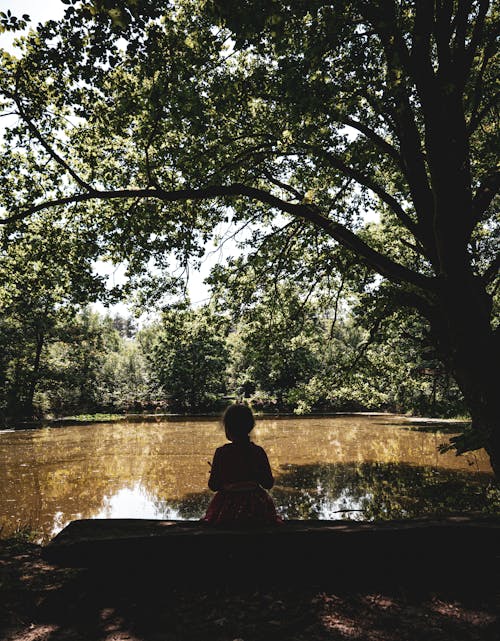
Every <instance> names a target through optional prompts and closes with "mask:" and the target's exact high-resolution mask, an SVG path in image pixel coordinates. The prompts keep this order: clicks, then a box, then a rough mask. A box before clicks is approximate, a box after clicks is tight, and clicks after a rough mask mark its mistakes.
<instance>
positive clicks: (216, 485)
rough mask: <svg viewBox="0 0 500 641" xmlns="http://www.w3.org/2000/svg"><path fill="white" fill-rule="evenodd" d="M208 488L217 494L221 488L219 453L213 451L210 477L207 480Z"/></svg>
mask: <svg viewBox="0 0 500 641" xmlns="http://www.w3.org/2000/svg"><path fill="white" fill-rule="evenodd" d="M208 487H209V488H210V489H211V490H212V491H213V492H217V491H218V490H220V489H221V488H222V482H221V479H220V452H219V450H218V449H217V450H215V454H214V459H213V461H212V465H211V467H210V476H209V478H208Z"/></svg>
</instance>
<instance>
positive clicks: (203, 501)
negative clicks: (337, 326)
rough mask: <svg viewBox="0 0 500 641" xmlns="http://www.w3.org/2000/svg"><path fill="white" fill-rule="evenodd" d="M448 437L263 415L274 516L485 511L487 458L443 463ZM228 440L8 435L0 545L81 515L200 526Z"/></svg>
mask: <svg viewBox="0 0 500 641" xmlns="http://www.w3.org/2000/svg"><path fill="white" fill-rule="evenodd" d="M451 429H453V427H452V428H451ZM455 429H456V427H455ZM450 436H451V432H450V424H449V423H444V422H441V423H440V422H434V421H431V420H423V419H422V420H411V419H407V418H405V417H402V416H397V415H389V414H374V415H366V414H364V415H337V416H330V417H307V418H298V417H282V418H269V417H266V418H262V419H259V420H258V421H257V425H256V428H255V430H254V432H253V440H254V441H255V442H256V443H258V444H260V445H262V446H263V447H264V448H265V450H266V451H267V453H268V456H269V460H270V463H271V467H272V468H273V473H274V476H275V479H276V484H275V487H274V488H273V490H272V495H273V498H274V501H275V503H276V505H277V508H278V511H279V513H280V514H281V515H282V516H283V517H284V518H293V519H309V518H318V519H340V518H351V519H366V520H370V519H375V518H400V517H415V516H420V515H423V514H430V513H432V514H439V513H450V512H457V511H477V510H482V511H483V510H485V511H487V510H488V509H489V501H491V487H490V484H491V481H492V478H493V477H492V472H491V467H490V465H489V462H488V457H487V455H486V454H485V452H484V451H481V450H479V451H476V452H471V453H468V454H466V455H464V456H460V457H457V456H455V455H454V454H453V453H452V452H448V453H446V454H444V455H442V454H439V452H438V449H437V448H438V446H439V444H441V443H444V442H447V441H448V439H449V438H450ZM224 442H225V438H224V433H223V429H222V427H221V425H220V423H219V422H218V421H217V420H216V419H201V418H185V419H184V418H183V419H182V420H178V419H173V418H172V419H169V420H165V419H162V420H161V421H160V420H159V421H158V422H151V421H148V422H130V423H128V422H126V423H125V422H120V423H114V424H112V423H109V424H94V425H82V426H71V427H59V428H45V429H40V430H27V431H15V432H14V431H5V432H0V487H1V488H2V491H1V495H0V526H1V527H2V536H7V535H8V534H10V533H12V532H13V531H15V530H22V529H23V528H31V529H32V530H34V531H36V532H37V536H38V540H39V541H44V542H45V541H47V540H49V539H50V538H51V537H52V536H54V535H55V534H56V533H57V532H58V531H60V530H61V529H62V528H63V527H64V526H65V525H66V524H67V523H69V522H70V521H71V520H73V519H79V518H161V519H198V518H200V517H201V516H202V515H203V514H204V512H205V509H206V506H207V505H208V502H209V500H210V497H211V492H210V491H209V490H208V488H207V479H208V473H209V465H208V461H210V460H211V459H212V455H213V452H214V450H215V448H216V447H217V446H219V445H221V444H223V443H224Z"/></svg>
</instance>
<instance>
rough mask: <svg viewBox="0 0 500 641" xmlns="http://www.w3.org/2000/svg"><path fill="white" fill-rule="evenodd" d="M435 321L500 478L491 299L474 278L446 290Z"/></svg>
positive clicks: (498, 359) (497, 359) (498, 383)
mask: <svg viewBox="0 0 500 641" xmlns="http://www.w3.org/2000/svg"><path fill="white" fill-rule="evenodd" d="M438 305H439V310H438V312H437V314H436V316H435V317H434V319H433V321H432V322H431V326H432V329H433V333H434V336H435V339H436V343H437V345H438V348H439V350H440V352H441V354H442V356H443V358H444V360H445V361H446V362H447V365H448V367H449V369H450V371H451V372H452V374H453V376H454V378H455V380H456V381H457V384H458V386H459V387H460V390H461V392H462V394H463V395H464V398H465V401H466V403H467V406H468V408H469V411H470V414H471V418H472V429H473V432H474V433H475V434H476V436H477V437H478V441H479V442H482V444H483V445H484V447H485V449H486V451H487V452H488V455H489V457H490V461H491V465H492V468H493V471H494V473H495V475H496V477H497V479H500V403H499V391H500V377H499V363H500V353H499V352H500V350H499V341H498V333H495V332H494V331H493V329H492V327H491V323H490V314H491V297H490V296H489V295H488V293H487V292H486V290H485V288H484V285H483V284H482V282H481V281H480V279H478V278H475V277H472V276H469V277H466V278H462V279H460V280H459V281H458V280H456V281H455V282H451V281H448V282H447V283H445V284H444V285H443V296H441V297H440V303H439V304H438Z"/></svg>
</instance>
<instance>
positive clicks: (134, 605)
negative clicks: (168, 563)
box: [0, 540, 500, 641]
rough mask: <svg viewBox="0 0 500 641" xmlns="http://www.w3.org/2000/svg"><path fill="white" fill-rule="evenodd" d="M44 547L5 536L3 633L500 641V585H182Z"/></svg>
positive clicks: (71, 638) (0, 549)
mask: <svg viewBox="0 0 500 641" xmlns="http://www.w3.org/2000/svg"><path fill="white" fill-rule="evenodd" d="M40 550H41V548H40V546H38V545H34V544H31V543H27V542H19V541H13V540H0V639H1V640H2V641H190V640H193V641H198V640H199V641H207V640H210V639H216V640H217V641H269V640H271V639H272V640H275V641H279V640H281V639H283V641H285V640H286V641H326V640H331V641H335V640H337V639H339V640H340V639H344V640H345V639H361V640H366V641H405V640H408V641H420V640H423V641H438V640H439V641H441V640H445V639H446V640H449V641H465V640H467V641H469V640H470V641H472V640H474V641H490V640H491V641H498V639H500V615H499V610H500V607H499V605H500V604H499V599H498V594H497V595H495V594H494V593H493V591H492V590H488V589H484V586H481V585H480V578H479V579H478V585H476V586H470V588H471V589H470V590H469V589H468V590H467V591H466V592H467V593H465V591H464V590H463V589H462V590H461V591H460V592H456V593H455V594H451V593H448V594H443V593H435V592H433V591H432V590H430V589H426V590H422V589H420V590H419V591H418V593H417V592H416V591H415V590H414V591H411V590H409V589H408V587H406V588H402V587H400V588H398V589H393V590H390V591H384V593H377V591H366V590H364V591H360V592H359V593H357V592H355V591H353V590H352V589H351V590H350V591H349V592H343V591H342V590H339V589H338V588H337V589H335V591H331V590H328V589H325V587H324V586H323V587H321V588H320V587H318V586H314V585H303V584H301V581H300V577H297V581H296V583H295V584H294V585H287V586H283V585H281V586H279V585H271V584H268V585H265V584H263V585H253V586H239V587H238V588H235V587H233V588H231V587H229V586H217V585H210V582H209V583H208V586H209V587H206V586H205V587H201V586H199V587H197V586H184V587H172V586H173V585H175V577H165V578H164V579H165V580H164V581H163V580H160V581H159V582H152V581H151V580H150V579H148V575H147V574H146V575H144V576H143V577H142V578H138V577H128V580H127V575H126V573H124V574H123V576H122V577H121V578H120V579H119V580H118V581H114V580H113V578H112V577H107V576H101V575H99V573H95V572H94V573H91V572H89V571H87V570H70V569H63V568H56V567H54V566H51V565H48V564H47V563H45V562H44V561H43V560H42V559H41V556H40Z"/></svg>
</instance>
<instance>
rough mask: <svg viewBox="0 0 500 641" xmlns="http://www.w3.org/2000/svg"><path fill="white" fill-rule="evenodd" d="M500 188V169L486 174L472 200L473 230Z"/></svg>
mask: <svg viewBox="0 0 500 641" xmlns="http://www.w3.org/2000/svg"><path fill="white" fill-rule="evenodd" d="M499 189H500V171H495V172H493V173H491V174H489V175H488V176H486V177H485V178H484V179H483V180H482V182H481V184H480V185H479V187H478V188H477V190H476V193H475V195H474V198H473V200H472V217H471V219H472V225H471V231H472V229H473V228H474V226H475V225H476V223H477V222H478V221H479V220H481V216H482V215H483V214H484V212H485V211H486V210H487V209H488V207H489V206H490V203H491V201H492V200H493V198H495V196H496V195H497V193H498V191H499Z"/></svg>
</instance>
